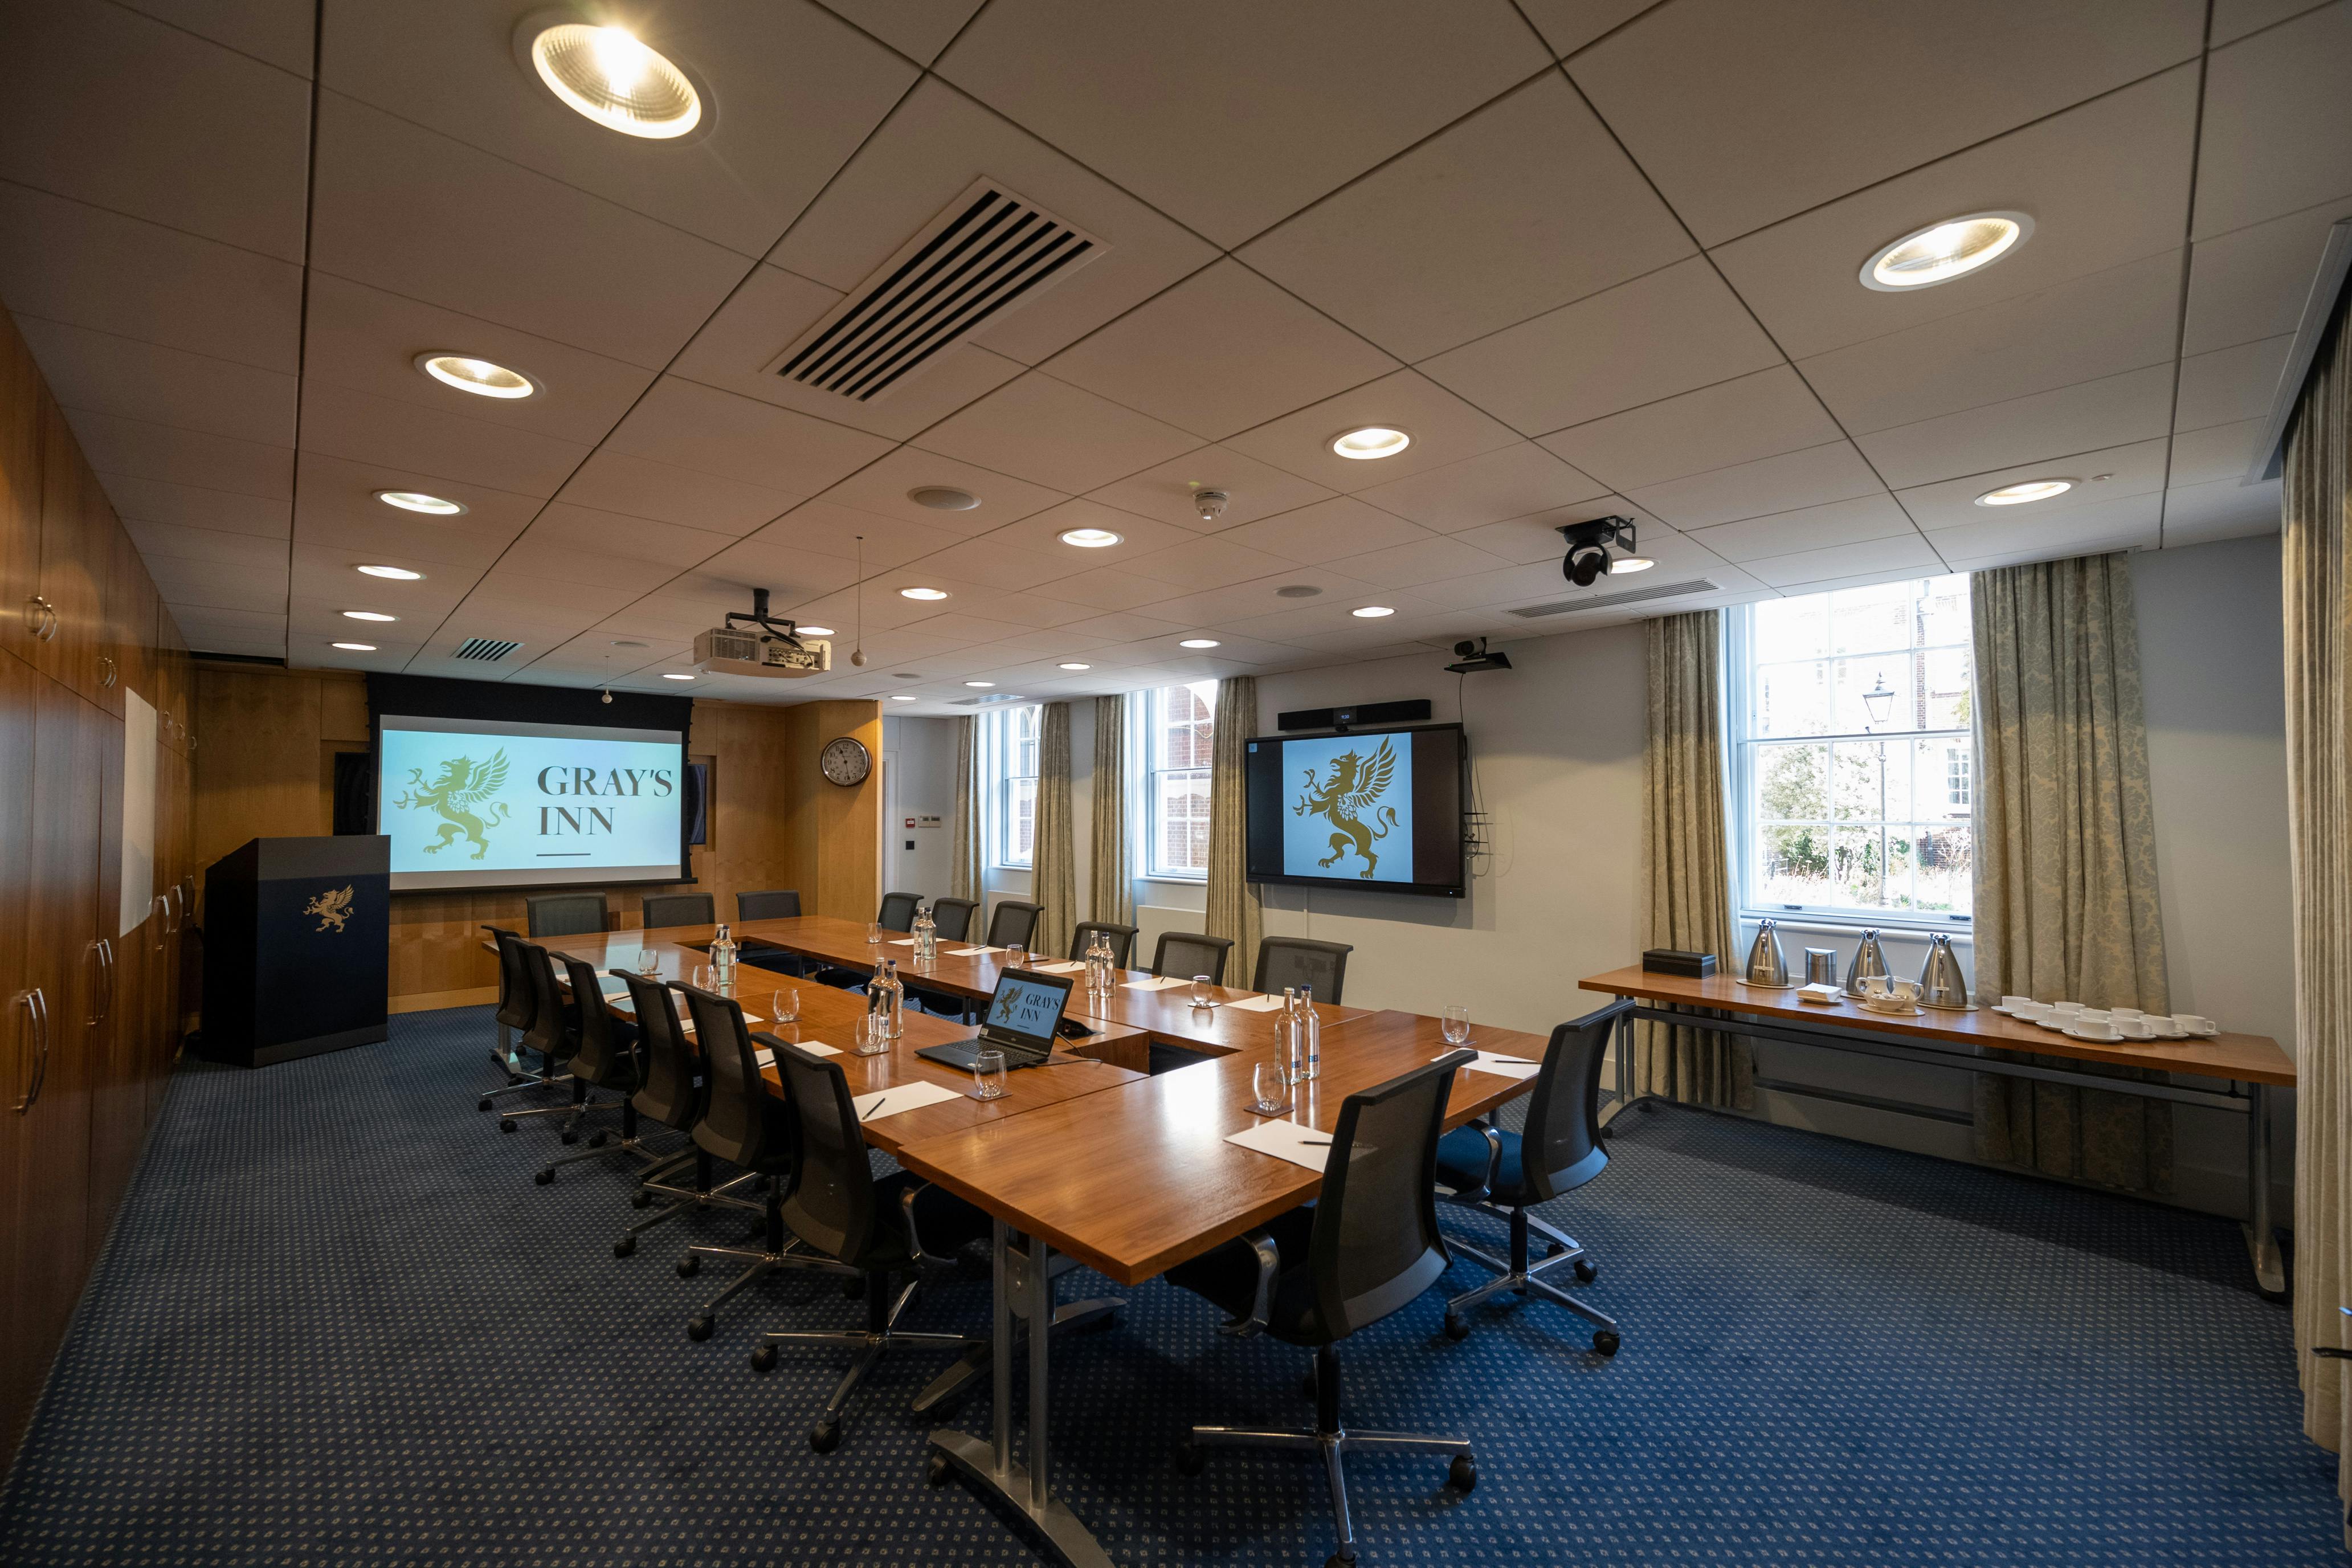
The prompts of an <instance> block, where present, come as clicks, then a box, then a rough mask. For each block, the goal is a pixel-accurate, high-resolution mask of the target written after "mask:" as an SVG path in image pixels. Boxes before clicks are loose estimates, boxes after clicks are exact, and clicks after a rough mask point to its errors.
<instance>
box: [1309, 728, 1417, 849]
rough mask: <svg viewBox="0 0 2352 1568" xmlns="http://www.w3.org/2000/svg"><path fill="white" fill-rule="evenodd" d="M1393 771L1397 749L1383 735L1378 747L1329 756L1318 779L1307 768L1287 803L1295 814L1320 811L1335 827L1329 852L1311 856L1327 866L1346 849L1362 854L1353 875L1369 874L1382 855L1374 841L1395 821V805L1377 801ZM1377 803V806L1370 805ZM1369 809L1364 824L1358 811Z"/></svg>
mask: <svg viewBox="0 0 2352 1568" xmlns="http://www.w3.org/2000/svg"><path fill="white" fill-rule="evenodd" d="M1395 776H1396V749H1395V745H1394V743H1393V742H1389V741H1382V742H1381V749H1380V750H1379V751H1377V752H1373V753H1372V754H1371V755H1370V756H1369V757H1365V756H1360V755H1359V754H1358V753H1356V752H1342V753H1341V754H1340V755H1339V756H1336V757H1334V758H1332V759H1331V776H1330V777H1329V778H1328V779H1325V780H1323V781H1321V782H1320V783H1319V784H1318V782H1317V779H1316V776H1315V770H1314V769H1313V768H1309V769H1307V783H1306V785H1305V787H1304V789H1303V790H1302V792H1301V795H1300V798H1299V799H1298V801H1297V803H1296V804H1295V805H1293V806H1292V807H1291V811H1292V814H1293V815H1294V816H1319V817H1321V818H1323V819H1324V820H1325V821H1327V822H1328V823H1329V824H1330V825H1331V826H1334V827H1336V828H1338V829H1339V831H1338V832H1337V833H1334V834H1333V835H1331V853H1330V854H1328V855H1327V856H1325V857H1324V858H1322V859H1320V860H1318V861H1317V862H1315V863H1316V864H1317V865H1318V866H1330V865H1332V864H1334V863H1336V862H1338V861H1339V860H1340V859H1342V858H1345V857H1346V856H1347V855H1348V854H1349V852H1350V851H1352V852H1353V853H1355V854H1358V855H1360V856H1362V857H1363V858H1364V868H1363V869H1362V870H1361V871H1360V872H1358V873H1357V875H1358V876H1360V877H1363V878H1366V879H1370V877H1371V875H1372V872H1373V870H1374V868H1377V867H1378V866H1379V865H1380V863H1381V858H1380V856H1379V855H1378V854H1376V853H1375V852H1374V851H1373V849H1372V846H1373V845H1374V844H1376V843H1378V842H1379V841H1380V840H1381V839H1383V838H1386V837H1388V836H1389V829H1390V828H1391V827H1394V826H1396V823H1397V814H1396V807H1394V806H1392V805H1386V806H1381V805H1380V799H1381V796H1382V795H1386V794H1388V791H1389V782H1390V781H1391V779H1393V778H1394V777H1395ZM1375 806H1380V809H1379V810H1377V811H1375V810H1373V807H1375ZM1364 815H1370V817H1371V819H1372V823H1373V826H1371V827H1367V826H1364V823H1363V821H1362V817H1363V816H1364Z"/></svg>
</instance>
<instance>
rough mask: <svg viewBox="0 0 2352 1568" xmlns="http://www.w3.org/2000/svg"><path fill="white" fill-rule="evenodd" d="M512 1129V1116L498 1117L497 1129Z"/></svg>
mask: <svg viewBox="0 0 2352 1568" xmlns="http://www.w3.org/2000/svg"><path fill="white" fill-rule="evenodd" d="M514 1130H515V1124H514V1118H513V1117H511V1116H501V1117H499V1131H501V1132H511V1131H514Z"/></svg>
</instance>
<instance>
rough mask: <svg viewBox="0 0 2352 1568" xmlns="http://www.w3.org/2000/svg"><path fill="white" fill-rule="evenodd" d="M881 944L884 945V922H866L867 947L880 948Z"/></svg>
mask: <svg viewBox="0 0 2352 1568" xmlns="http://www.w3.org/2000/svg"><path fill="white" fill-rule="evenodd" d="M881 944H882V922H881V921H866V946H868V947H879V946H880V945H881Z"/></svg>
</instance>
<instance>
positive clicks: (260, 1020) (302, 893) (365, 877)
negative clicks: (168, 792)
mask: <svg viewBox="0 0 2352 1568" xmlns="http://www.w3.org/2000/svg"><path fill="white" fill-rule="evenodd" d="M391 954H392V840H391V839H390V838H387V837H383V835H381V834H348V835H342V836H339V837H332V838H255V839H251V840H249V841H247V844H246V845H245V847H243V848H241V849H236V850H232V851H230V852H229V853H228V854H226V855H224V856H223V857H221V858H219V859H218V860H215V861H214V862H213V863H212V865H211V866H209V867H207V868H205V1026H204V1033H203V1035H202V1036H201V1037H200V1038H201V1042H202V1043H201V1047H200V1049H201V1051H202V1053H203V1054H204V1055H205V1056H206V1057H208V1058H211V1059H213V1060H214V1061H220V1062H229V1063H233V1064H235V1065H236V1066H238V1067H248V1068H257V1067H268V1066H269V1065H270V1064H271V1063H273V1062H286V1061H293V1060H295V1059H296V1058H299V1057H311V1056H317V1055H319V1054H320V1052H322V1051H339V1050H341V1049H343V1048H344V1047H347V1046H365V1045H373V1043H374V1042H376V1041H378V1040H381V1039H383V1037H384V1033H385V1030H384V994H385V991H386V985H385V980H386V977H387V973H388V970H389V968H390V963H391Z"/></svg>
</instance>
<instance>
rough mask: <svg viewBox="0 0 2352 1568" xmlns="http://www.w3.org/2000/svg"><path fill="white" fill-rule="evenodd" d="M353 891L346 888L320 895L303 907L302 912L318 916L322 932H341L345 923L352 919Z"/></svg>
mask: <svg viewBox="0 0 2352 1568" xmlns="http://www.w3.org/2000/svg"><path fill="white" fill-rule="evenodd" d="M302 912H303V913H304V914H306V915H316V916H318V917H319V929H320V931H341V930H342V929H343V922H344V921H347V920H349V919H351V918H352V889H351V888H345V889H342V890H341V891H340V892H334V893H320V895H319V896H318V897H317V898H315V899H312V900H310V902H309V903H307V904H304V905H303V906H302Z"/></svg>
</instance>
